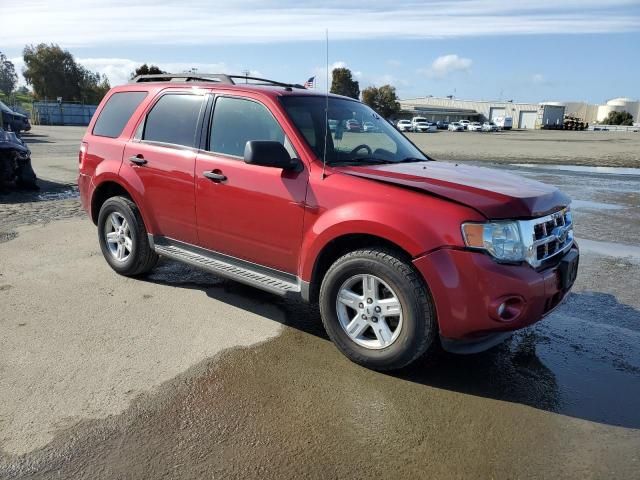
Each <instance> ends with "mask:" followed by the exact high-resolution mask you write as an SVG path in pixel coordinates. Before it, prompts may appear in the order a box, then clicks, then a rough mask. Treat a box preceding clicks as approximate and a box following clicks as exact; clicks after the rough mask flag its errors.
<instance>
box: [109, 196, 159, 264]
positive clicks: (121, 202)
mask: <svg viewBox="0 0 640 480" xmlns="http://www.w3.org/2000/svg"><path fill="white" fill-rule="evenodd" d="M98 239H99V241H100V248H101V249H102V254H103V255H104V258H105V260H106V261H107V263H108V264H109V265H110V266H111V268H113V269H114V270H115V271H116V272H118V273H119V274H121V275H127V276H134V275H141V274H143V273H146V272H148V271H149V270H151V269H152V268H153V267H154V266H155V264H156V263H157V262H158V255H157V254H156V253H155V252H154V251H153V250H152V249H151V246H150V245H149V240H148V239H147V230H146V228H145V226H144V222H143V221H142V216H141V215H140V211H139V210H138V207H137V205H136V204H135V203H133V202H132V201H131V200H129V199H128V198H126V197H111V198H109V199H108V200H107V201H105V202H104V204H103V205H102V207H101V208H100V214H99V215H98Z"/></svg>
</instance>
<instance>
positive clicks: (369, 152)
mask: <svg viewBox="0 0 640 480" xmlns="http://www.w3.org/2000/svg"><path fill="white" fill-rule="evenodd" d="M363 149H366V150H367V155H368V156H371V155H372V154H373V151H372V150H371V147H370V146H369V145H365V144H364V143H363V144H362V145H358V146H357V147H356V148H354V149H353V150H351V152H350V153H349V156H350V157H355V156H356V153H358V152H359V151H360V150H363Z"/></svg>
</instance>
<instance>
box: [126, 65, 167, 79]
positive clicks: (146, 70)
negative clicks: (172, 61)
mask: <svg viewBox="0 0 640 480" xmlns="http://www.w3.org/2000/svg"><path fill="white" fill-rule="evenodd" d="M159 73H167V72H165V71H163V70H160V67H157V66H156V65H147V64H146V63H143V64H142V65H140V66H139V67H138V68H136V69H135V70H134V71H133V73H132V74H131V78H135V77H137V76H138V75H156V74H159Z"/></svg>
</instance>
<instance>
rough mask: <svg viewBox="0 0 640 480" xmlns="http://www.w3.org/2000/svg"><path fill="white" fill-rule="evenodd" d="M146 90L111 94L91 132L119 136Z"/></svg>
mask: <svg viewBox="0 0 640 480" xmlns="http://www.w3.org/2000/svg"><path fill="white" fill-rule="evenodd" d="M146 96H147V92H119V93H114V94H113V95H111V97H110V98H109V100H107V104H106V105H105V106H104V108H103V109H102V111H101V112H100V116H99V117H98V120H96V124H95V126H94V127H93V134H94V135H99V136H101V137H111V138H116V137H119V136H120V134H121V133H122V130H123V129H124V126H125V125H126V124H127V122H128V121H129V118H130V117H131V115H132V114H133V112H134V111H135V110H136V108H138V105H140V102H142V100H144V97H146Z"/></svg>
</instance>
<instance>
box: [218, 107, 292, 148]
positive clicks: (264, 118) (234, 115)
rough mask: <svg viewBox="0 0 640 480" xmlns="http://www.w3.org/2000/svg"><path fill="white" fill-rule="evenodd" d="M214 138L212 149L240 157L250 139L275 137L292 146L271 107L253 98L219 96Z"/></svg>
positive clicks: (273, 138)
mask: <svg viewBox="0 0 640 480" xmlns="http://www.w3.org/2000/svg"><path fill="white" fill-rule="evenodd" d="M210 140H211V141H210V142H209V150H211V151H212V152H216V153H222V154H225V155H233V156H236V157H242V156H244V147H245V145H246V144H247V142H248V141H250V140H273V141H277V142H280V143H282V144H283V145H285V147H287V146H288V145H287V144H286V143H285V136H284V131H283V130H282V127H280V125H279V124H278V122H277V121H276V119H275V118H273V115H271V113H270V112H269V110H267V109H266V108H265V107H264V106H263V105H260V104H259V103H256V102H253V101H251V100H243V99H240V98H230V97H220V98H218V99H217V100H216V104H215V108H214V110H213V125H212V128H211V139H210ZM287 143H288V142H287ZM290 153H291V152H290Z"/></svg>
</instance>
